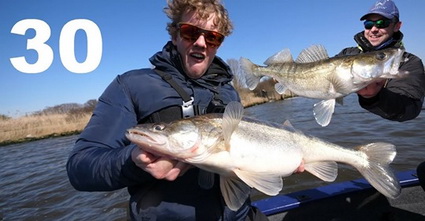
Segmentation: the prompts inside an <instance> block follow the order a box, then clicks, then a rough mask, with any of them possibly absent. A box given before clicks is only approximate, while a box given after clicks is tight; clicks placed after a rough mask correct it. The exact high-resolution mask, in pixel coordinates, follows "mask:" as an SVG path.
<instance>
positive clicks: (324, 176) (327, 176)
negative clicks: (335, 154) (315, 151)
mask: <svg viewBox="0 0 425 221" xmlns="http://www.w3.org/2000/svg"><path fill="white" fill-rule="evenodd" d="M304 168H305V170H306V171H308V172H309V173H311V174H313V175H314V176H316V177H318V178H320V179H321V180H323V181H326V182H333V181H335V179H336V177H337V175H338V164H337V163H336V162H334V161H322V162H313V163H306V164H305V165H304Z"/></svg>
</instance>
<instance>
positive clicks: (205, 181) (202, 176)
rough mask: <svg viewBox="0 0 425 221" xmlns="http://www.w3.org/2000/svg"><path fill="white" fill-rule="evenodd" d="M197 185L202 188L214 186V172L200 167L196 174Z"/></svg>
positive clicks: (207, 188) (206, 188)
mask: <svg viewBox="0 0 425 221" xmlns="http://www.w3.org/2000/svg"><path fill="white" fill-rule="evenodd" d="M198 185H199V186H200V187H201V188H202V189H204V190H209V189H211V188H212V187H213V186H214V173H211V172H208V171H205V170H202V169H200V170H199V174H198Z"/></svg>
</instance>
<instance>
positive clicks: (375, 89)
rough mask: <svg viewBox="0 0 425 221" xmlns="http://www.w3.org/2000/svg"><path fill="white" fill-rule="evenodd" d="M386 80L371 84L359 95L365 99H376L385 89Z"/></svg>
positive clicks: (360, 91) (359, 92) (358, 92)
mask: <svg viewBox="0 0 425 221" xmlns="http://www.w3.org/2000/svg"><path fill="white" fill-rule="evenodd" d="M385 82H386V79H382V80H379V81H374V82H372V83H371V84H369V85H367V86H366V87H365V88H363V89H361V90H359V91H357V94H359V95H360V96H362V97H364V98H372V97H375V96H376V95H377V94H378V93H379V91H381V89H382V88H383V87H384V85H385Z"/></svg>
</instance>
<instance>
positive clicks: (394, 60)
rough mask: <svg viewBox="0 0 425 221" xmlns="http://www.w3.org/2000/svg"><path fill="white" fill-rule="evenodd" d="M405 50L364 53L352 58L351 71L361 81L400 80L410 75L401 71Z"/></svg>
mask: <svg viewBox="0 0 425 221" xmlns="http://www.w3.org/2000/svg"><path fill="white" fill-rule="evenodd" d="M403 54H404V50H403V49H400V48H389V49H385V50H379V51H374V52H367V53H363V54H361V55H359V56H353V57H352V59H353V60H352V67H351V71H352V74H353V76H354V77H356V78H357V80H359V81H364V82H366V81H370V80H374V79H377V78H398V77H403V76H405V74H408V73H407V72H404V71H399V70H398V69H399V67H400V62H402V61H403Z"/></svg>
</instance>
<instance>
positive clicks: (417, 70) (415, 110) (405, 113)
mask: <svg viewBox="0 0 425 221" xmlns="http://www.w3.org/2000/svg"><path fill="white" fill-rule="evenodd" d="M402 39H403V34H402V33H401V32H396V33H395V34H394V36H393V40H392V41H391V42H390V43H389V44H388V45H386V46H385V47H383V48H388V47H403V45H402ZM354 40H355V41H356V42H357V44H358V47H350V48H345V49H343V50H342V51H341V52H340V53H339V54H338V55H337V56H343V55H356V54H359V53H363V52H368V51H374V50H376V49H375V47H373V46H372V45H371V44H370V43H369V41H368V40H367V39H366V38H365V37H364V33H363V32H360V33H358V34H356V35H355V36H354ZM403 56H404V58H407V61H405V62H402V63H401V64H400V67H399V70H403V71H408V72H409V75H408V76H407V77H404V78H399V79H390V80H388V82H387V84H386V86H385V87H384V88H382V90H381V91H380V92H379V93H378V94H377V96H375V97H373V98H369V99H368V98H363V97H362V96H360V95H359V96H358V97H359V103H360V106H361V107H363V108H364V109H366V110H368V111H370V112H372V113H374V114H377V115H379V116H381V117H383V118H386V119H389V120H394V121H400V122H401V121H406V120H411V119H414V118H416V117H417V116H418V115H419V113H420V112H421V109H422V104H423V101H424V94H425V72H424V65H423V63H422V61H421V59H420V58H418V57H417V56H415V55H413V54H411V53H408V52H405V53H404V55H403Z"/></svg>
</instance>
